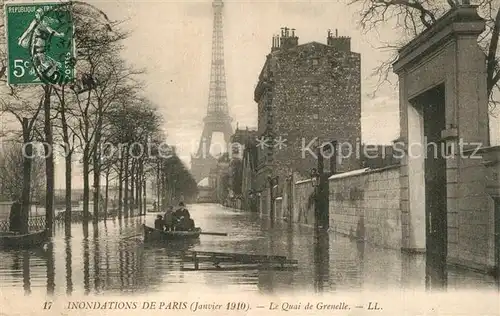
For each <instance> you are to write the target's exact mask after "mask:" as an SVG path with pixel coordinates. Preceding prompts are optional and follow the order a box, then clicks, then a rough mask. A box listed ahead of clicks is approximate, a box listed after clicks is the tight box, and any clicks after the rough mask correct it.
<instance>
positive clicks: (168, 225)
mask: <svg viewBox="0 0 500 316" xmlns="http://www.w3.org/2000/svg"><path fill="white" fill-rule="evenodd" d="M163 221H164V222H165V230H166V231H170V230H173V229H174V224H175V222H174V221H175V218H174V207H173V206H172V205H169V206H168V209H167V212H166V213H165V217H164V219H163Z"/></svg>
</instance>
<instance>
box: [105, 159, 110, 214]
mask: <svg viewBox="0 0 500 316" xmlns="http://www.w3.org/2000/svg"><path fill="white" fill-rule="evenodd" d="M109 173H110V170H109V169H108V170H106V188H105V189H104V190H105V191H104V220H107V219H108V200H109V191H108V189H109Z"/></svg>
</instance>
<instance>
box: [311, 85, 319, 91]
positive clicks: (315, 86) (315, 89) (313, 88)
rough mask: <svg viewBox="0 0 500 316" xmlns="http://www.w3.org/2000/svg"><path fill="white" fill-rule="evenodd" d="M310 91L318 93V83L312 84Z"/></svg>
mask: <svg viewBox="0 0 500 316" xmlns="http://www.w3.org/2000/svg"><path fill="white" fill-rule="evenodd" d="M312 92H313V93H319V84H315V85H313V86H312Z"/></svg>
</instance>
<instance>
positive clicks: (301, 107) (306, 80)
mask: <svg viewBox="0 0 500 316" xmlns="http://www.w3.org/2000/svg"><path fill="white" fill-rule="evenodd" d="M254 100H255V102H257V105H258V135H257V137H258V139H259V140H258V142H257V147H258V155H257V156H258V159H257V160H258V162H257V167H256V169H257V171H256V173H257V175H256V189H257V190H259V191H261V192H262V196H264V195H266V194H267V193H268V192H267V191H269V176H272V177H275V176H278V177H279V178H278V183H279V185H278V191H277V192H276V195H275V197H278V196H280V190H281V188H282V183H283V181H284V180H285V178H286V176H287V175H289V174H290V173H291V172H297V173H298V174H299V175H300V176H301V177H308V176H309V174H310V171H311V169H312V168H315V167H316V165H317V159H316V156H315V149H314V146H315V144H321V143H323V142H325V141H332V140H336V141H337V142H338V143H339V144H342V143H344V144H350V145H351V146H352V147H353V148H356V147H355V146H357V144H360V143H361V56H360V54H358V53H355V52H352V50H351V38H349V37H344V36H338V34H337V32H336V34H335V35H333V34H332V33H331V32H330V31H329V32H328V36H327V43H326V44H323V43H318V42H311V43H306V44H300V45H299V39H298V37H297V36H296V34H295V30H294V29H288V28H282V30H281V36H279V37H274V38H273V41H272V49H271V52H270V54H268V55H267V58H266V61H265V63H264V66H263V68H262V71H261V73H260V76H259V81H258V84H257V86H256V88H255V92H254ZM316 141H317V142H316ZM339 147H340V146H339ZM342 150H343V151H344V156H348V155H347V154H346V153H345V152H346V151H348V146H342ZM353 151H354V150H353ZM358 167H359V161H358V159H357V157H356V155H355V154H353V155H350V156H349V157H348V158H345V159H343V160H342V161H341V162H340V163H338V167H337V170H338V172H343V171H348V170H352V169H356V168H358ZM261 204H262V203H261ZM264 204H267V205H269V201H268V202H267V203H264Z"/></svg>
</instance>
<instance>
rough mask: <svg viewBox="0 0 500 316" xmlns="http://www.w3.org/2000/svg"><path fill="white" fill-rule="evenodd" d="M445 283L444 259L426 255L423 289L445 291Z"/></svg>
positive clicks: (446, 278)
mask: <svg viewBox="0 0 500 316" xmlns="http://www.w3.org/2000/svg"><path fill="white" fill-rule="evenodd" d="M447 283H448V274H447V271H446V259H445V258H443V257H439V256H433V255H431V254H428V255H427V256H426V260H425V289H426V290H427V291H443V290H446V288H447Z"/></svg>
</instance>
